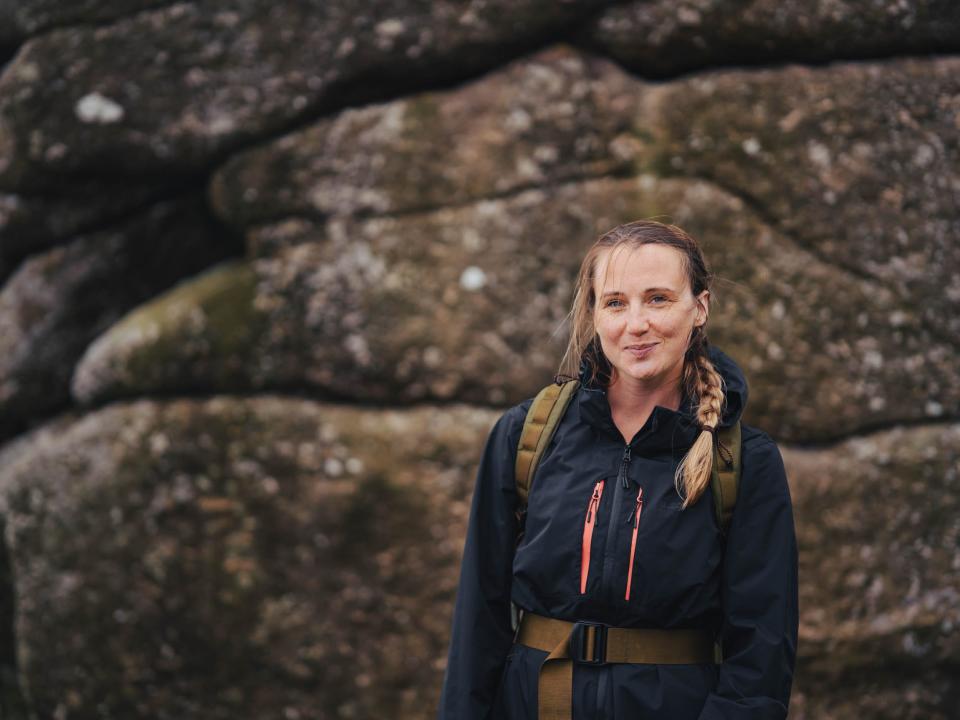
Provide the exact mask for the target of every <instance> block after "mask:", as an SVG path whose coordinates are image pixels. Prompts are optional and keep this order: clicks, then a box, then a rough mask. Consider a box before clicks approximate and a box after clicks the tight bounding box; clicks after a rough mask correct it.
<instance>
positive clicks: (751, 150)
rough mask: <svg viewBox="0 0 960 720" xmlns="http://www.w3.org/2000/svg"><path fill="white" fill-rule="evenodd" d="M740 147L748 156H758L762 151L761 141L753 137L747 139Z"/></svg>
mask: <svg viewBox="0 0 960 720" xmlns="http://www.w3.org/2000/svg"><path fill="white" fill-rule="evenodd" d="M740 147H742V148H743V151H744V152H745V153H746V154H747V155H756V154H757V153H758V152H760V149H761V148H760V141H759V140H757V139H756V138H752V137H751V138H747V139H746V140H744V141H743V142H742V143H740Z"/></svg>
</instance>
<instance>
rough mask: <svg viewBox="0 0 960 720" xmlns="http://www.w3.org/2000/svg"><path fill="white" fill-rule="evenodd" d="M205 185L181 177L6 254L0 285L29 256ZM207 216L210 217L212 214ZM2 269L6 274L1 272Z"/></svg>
mask: <svg viewBox="0 0 960 720" xmlns="http://www.w3.org/2000/svg"><path fill="white" fill-rule="evenodd" d="M130 180H131V182H134V181H135V179H134V178H130ZM206 184H207V177H206V176H200V175H198V176H192V177H188V178H184V179H183V180H182V181H179V182H177V183H176V184H175V185H174V184H172V183H171V184H169V185H167V186H165V187H160V186H158V187H157V188H156V190H155V194H148V195H147V196H146V197H145V198H144V199H143V200H141V201H140V202H135V203H132V204H131V205H129V206H126V207H123V209H122V210H118V211H117V212H116V213H113V214H108V215H102V216H100V217H98V218H96V219H95V220H91V221H90V222H86V223H80V224H79V225H77V226H76V228H75V229H74V230H73V231H72V232H70V233H67V234H64V235H59V236H54V237H52V238H49V240H48V241H47V242H43V243H40V244H38V245H36V246H35V247H33V248H31V249H30V251H29V252H26V253H10V255H8V256H6V257H2V260H3V262H4V263H7V265H6V266H3V265H0V286H2V285H3V283H4V282H5V281H6V280H7V278H9V277H11V276H12V275H14V274H15V273H16V272H17V269H18V268H19V267H20V265H21V264H22V263H23V262H24V261H25V260H27V259H28V258H30V257H31V256H32V255H36V254H37V253H41V252H46V251H47V250H50V249H52V248H55V247H58V246H60V245H64V244H66V243H68V242H70V241H71V240H73V239H75V238H77V237H79V236H81V235H87V234H90V233H97V232H109V231H111V230H113V229H116V228H118V227H122V226H123V225H124V224H125V223H127V222H129V221H130V220H132V219H134V218H136V217H137V216H138V215H141V214H142V213H144V212H145V211H146V210H148V209H149V208H151V207H153V206H154V205H157V204H160V203H164V202H170V201H173V200H177V199H182V198H184V197H187V196H189V195H193V194H197V195H199V196H201V197H202V196H204V195H205V193H206ZM25 197H29V198H31V199H33V198H39V199H40V200H43V199H44V198H45V197H50V198H51V200H56V195H55V194H52V193H50V194H48V193H37V194H32V193H31V194H30V195H29V196H25ZM211 217H213V215H212V214H211ZM3 270H6V272H3Z"/></svg>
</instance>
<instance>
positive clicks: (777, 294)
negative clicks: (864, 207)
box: [74, 176, 960, 440]
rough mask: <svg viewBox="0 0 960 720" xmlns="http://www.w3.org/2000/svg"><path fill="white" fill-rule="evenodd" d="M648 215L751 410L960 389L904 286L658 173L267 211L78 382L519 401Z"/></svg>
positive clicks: (831, 406)
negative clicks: (700, 279)
mask: <svg viewBox="0 0 960 720" xmlns="http://www.w3.org/2000/svg"><path fill="white" fill-rule="evenodd" d="M657 215H670V216H671V217H673V218H674V219H675V220H676V221H677V222H678V223H680V224H681V225H683V226H685V227H687V228H689V229H690V230H691V231H692V232H693V233H695V235H696V236H697V237H699V238H700V239H701V241H702V242H703V243H704V246H705V249H706V252H707V253H708V256H709V257H710V258H711V259H712V262H713V263H714V266H715V267H714V269H715V271H716V272H717V274H718V275H719V276H720V278H721V279H722V280H721V282H720V283H719V284H718V286H717V287H716V296H717V298H718V299H719V300H720V303H719V304H718V305H717V306H716V307H715V308H714V315H713V319H712V321H711V334H712V336H713V337H714V339H715V341H716V342H717V343H718V344H719V345H720V346H721V347H723V348H725V349H727V351H728V352H730V353H731V354H732V355H733V356H734V357H736V358H737V359H738V360H739V361H740V362H741V363H743V365H744V368H745V370H746V371H747V373H748V376H749V378H750V382H751V387H752V392H751V403H750V408H749V413H750V418H751V419H752V420H754V421H755V422H756V423H757V424H759V425H761V426H762V427H764V428H766V429H768V430H769V431H770V432H773V433H774V434H775V435H776V436H777V437H781V438H788V439H805V440H812V439H829V438H832V437H837V436H843V435H846V434H849V433H851V432H855V431H857V430H858V429H860V428H863V427H869V426H876V425H882V424H886V423H889V422H893V421H896V420H901V419H905V418H909V419H922V418H924V417H926V416H928V415H930V414H942V413H943V412H945V411H946V410H947V409H949V408H952V407H954V406H955V405H956V404H957V403H958V401H960V378H958V376H957V373H956V372H955V370H954V364H953V362H952V357H953V349H952V347H951V346H949V345H944V344H943V343H942V342H940V341H939V340H938V339H937V337H936V336H933V335H931V333H930V332H929V331H928V330H927V329H926V328H925V327H924V325H923V322H922V321H921V319H920V317H919V314H918V312H917V311H916V310H915V309H914V308H912V307H910V306H908V305H905V304H904V303H903V302H902V301H901V300H900V299H899V297H898V296H897V295H896V293H894V292H892V291H890V290H888V289H886V288H884V287H883V286H882V285H880V284H879V283H877V282H874V281H871V280H865V279H863V278H861V277H859V276H857V275H854V274H851V273H847V272H845V271H843V270H842V269H840V268H837V267H836V266H833V265H830V264H827V263H824V262H822V261H820V260H818V259H817V258H816V257H815V256H814V255H811V254H810V253H809V252H807V251H805V250H804V249H802V248H800V247H798V246H796V245H795V244H793V243H792V242H790V241H789V240H788V239H786V238H784V237H783V236H780V235H778V234H777V233H776V232H775V231H774V230H772V229H771V228H770V227H769V226H767V225H765V224H764V223H763V222H762V220H761V219H760V218H758V217H757V216H756V215H755V214H754V213H753V212H752V211H751V210H750V208H748V207H747V206H745V205H744V203H743V202H742V201H741V200H739V199H738V198H736V197H733V196H730V195H729V194H727V193H725V192H724V191H722V190H721V189H719V188H717V187H716V186H713V185H710V184H708V183H704V182H692V181H685V180H679V181H678V180H668V181H658V180H657V179H656V178H655V177H653V176H642V177H640V178H637V179H629V180H612V179H604V180H595V181H587V182H583V183H572V184H567V185H563V186H560V187H557V188H553V189H552V190H551V192H550V194H547V193H545V192H541V191H527V192H522V193H519V194H517V195H515V196H512V197H509V198H505V199H501V200H491V201H483V202H480V203H474V204H470V205H466V206H462V207H458V208H449V209H444V210H439V211H435V212H430V213H423V214H411V215H403V216H398V217H385V218H377V219H371V220H350V219H338V220H334V221H331V222H329V223H328V224H326V225H318V224H315V223H311V222H308V221H287V222H284V223H280V224H278V225H276V226H270V227H265V228H262V229H260V230H258V231H256V232H254V233H253V234H252V247H253V249H254V252H255V253H257V254H258V255H259V258H258V259H256V260H254V261H253V263H252V265H251V266H250V269H249V270H246V269H243V267H242V266H241V267H238V268H237V269H235V270H231V271H229V272H227V273H221V274H218V275H217V276H216V277H217V278H218V279H217V280H216V281H215V282H214V281H210V280H208V279H204V280H202V281H200V282H199V283H197V284H196V285H194V286H191V285H184V286H182V287H180V288H177V289H175V290H174V291H172V292H171V293H170V294H169V295H167V296H165V297H163V298H161V299H159V300H158V301H156V302H152V303H150V304H149V305H147V306H146V307H144V308H142V309H140V310H138V311H136V312H135V313H133V314H131V315H130V316H129V317H127V318H126V319H125V320H124V321H123V322H122V323H120V324H119V325H118V326H116V327H115V328H112V329H111V330H109V331H107V332H106V333H105V334H104V335H103V336H102V337H101V338H99V339H98V340H97V341H96V342H95V343H94V344H93V346H92V347H91V349H90V350H89V351H88V352H87V354H86V356H85V357H84V359H83V360H82V361H81V363H80V364H79V367H78V370H77V375H76V378H75V381H74V393H75V396H76V397H77V398H78V399H80V400H82V401H86V402H89V401H97V402H102V401H104V400H107V399H111V398H116V397H124V396H135V395H138V394H155V393H163V394H167V393H171V392H184V391H187V390H188V389H189V388H192V387H196V386H198V385H199V386H200V387H209V388H214V389H217V390H231V389H234V390H246V389H248V388H281V387H300V386H303V385H307V386H312V387H315V388H318V389H321V390H322V391H324V392H325V393H328V394H332V395H335V396H338V397H348V398H353V399H360V400H365V401H370V400H373V401H378V402H388V403H396V402H411V401H421V400H449V399H460V400H464V399H465V400H469V401H471V402H477V403H484V404H490V403H493V404H508V403H512V402H517V401H519V400H521V399H523V398H525V397H529V396H531V395H532V394H534V393H535V392H536V390H537V389H539V387H541V386H542V385H543V384H545V383H546V382H548V381H549V378H551V377H552V375H553V373H554V372H556V369H557V364H558V362H559V358H560V356H561V354H562V349H563V343H564V342H565V337H564V334H563V322H564V317H565V314H566V312H567V310H568V307H569V302H570V298H571V297H572V290H573V286H572V284H573V280H574V277H575V274H576V270H577V267H578V265H579V262H580V258H581V256H582V254H583V252H584V250H585V248H586V247H587V245H588V244H589V243H590V242H591V241H592V239H593V238H594V237H595V236H596V235H597V234H598V233H599V232H600V231H602V230H604V229H607V228H609V227H612V226H613V225H616V224H618V223H620V222H623V221H625V220H628V219H633V218H636V217H649V216H657ZM211 282H213V285H211ZM213 286H215V287H216V288H217V290H216V292H211V291H210V290H209V288H210V287H213ZM744 318H749V319H750V321H749V323H746V322H744ZM891 318H893V319H891ZM223 338H229V340H224V339H223ZM785 387H789V388H790V392H789V393H785V392H784V388H785ZM826 418H829V421H826Z"/></svg>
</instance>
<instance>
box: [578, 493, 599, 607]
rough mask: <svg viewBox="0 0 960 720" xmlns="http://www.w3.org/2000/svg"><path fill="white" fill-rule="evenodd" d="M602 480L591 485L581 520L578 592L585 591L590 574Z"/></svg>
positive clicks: (582, 592)
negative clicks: (584, 512)
mask: <svg viewBox="0 0 960 720" xmlns="http://www.w3.org/2000/svg"><path fill="white" fill-rule="evenodd" d="M603 482H604V481H603V480H600V481H599V482H598V483H597V484H596V485H594V486H593V495H591V496H590V502H589V503H588V504H587V515H586V517H585V518H584V520H583V542H582V544H581V546H580V547H581V556H580V594H581V595H583V594H584V593H585V592H587V576H588V575H589V574H590V547H591V545H592V544H593V531H594V529H595V528H596V525H597V510H598V509H599V508H600V498H601V496H602V495H603Z"/></svg>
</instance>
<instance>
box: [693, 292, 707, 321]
mask: <svg viewBox="0 0 960 720" xmlns="http://www.w3.org/2000/svg"><path fill="white" fill-rule="evenodd" d="M694 301H695V302H696V303H697V316H696V318H695V319H694V321H693V326H694V327H702V326H703V325H706V323H707V318H708V317H709V316H710V291H709V290H704V291H703V292H702V293H700V294H699V295H697V296H696V297H695V298H694Z"/></svg>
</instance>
